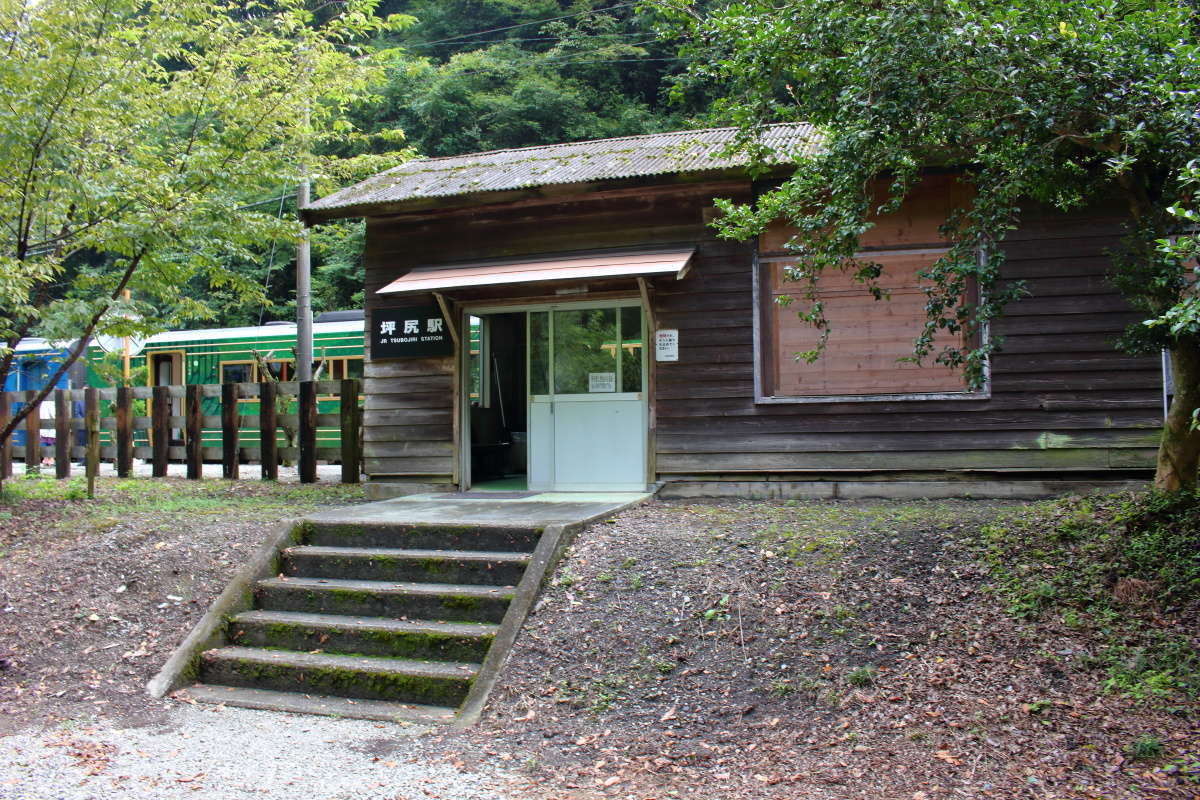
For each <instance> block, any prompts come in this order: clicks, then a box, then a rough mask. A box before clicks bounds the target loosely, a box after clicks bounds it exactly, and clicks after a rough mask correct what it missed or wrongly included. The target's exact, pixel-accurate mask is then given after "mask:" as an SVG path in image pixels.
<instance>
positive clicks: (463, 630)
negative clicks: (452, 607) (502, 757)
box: [228, 611, 498, 661]
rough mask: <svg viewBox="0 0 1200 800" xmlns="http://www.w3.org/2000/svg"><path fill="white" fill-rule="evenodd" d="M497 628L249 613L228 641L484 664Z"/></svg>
mask: <svg viewBox="0 0 1200 800" xmlns="http://www.w3.org/2000/svg"><path fill="white" fill-rule="evenodd" d="M497 630H498V626H496V625H489V624H486V623H482V622H425V621H416V620H402V619H384V618H382V617H351V616H340V615H333V614H304V613H299V612H295V611H246V612H243V613H241V614H238V615H237V616H236V617H234V618H233V620H231V621H230V623H229V628H228V634H229V641H230V642H231V643H233V644H236V645H240V646H243V647H275V648H283V649H287V650H305V651H312V650H323V651H324V652H326V653H346V654H352V655H354V654H357V655H370V656H388V657H391V658H415V659H430V660H435V661H482V660H483V657H484V656H485V655H487V651H488V648H489V647H490V646H491V644H492V639H493V638H495V636H496V631H497Z"/></svg>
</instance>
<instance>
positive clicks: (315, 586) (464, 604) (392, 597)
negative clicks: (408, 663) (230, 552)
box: [255, 577, 514, 622]
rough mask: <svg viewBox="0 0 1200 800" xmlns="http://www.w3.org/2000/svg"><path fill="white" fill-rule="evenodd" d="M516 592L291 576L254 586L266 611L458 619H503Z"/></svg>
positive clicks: (468, 620)
mask: <svg viewBox="0 0 1200 800" xmlns="http://www.w3.org/2000/svg"><path fill="white" fill-rule="evenodd" d="M513 594H514V589H513V587H511V586H470V585H465V584H451V583H404V582H395V583H388V582H383V581H348V580H340V579H334V578H289V577H282V578H268V579H266V580H262V581H259V582H258V584H257V587H256V589H255V598H256V600H257V607H258V608H260V609H263V610H266V611H301V612H306V613H315V614H341V615H345V616H367V617H392V618H404V619H418V620H443V621H454V622H500V621H501V620H502V619H503V618H504V612H505V611H507V610H508V604H509V602H510V601H511V600H512V598H513Z"/></svg>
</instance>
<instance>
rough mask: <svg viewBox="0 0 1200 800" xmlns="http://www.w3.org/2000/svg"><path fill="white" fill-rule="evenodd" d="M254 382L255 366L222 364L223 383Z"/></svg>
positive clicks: (248, 364) (249, 364) (247, 363)
mask: <svg viewBox="0 0 1200 800" xmlns="http://www.w3.org/2000/svg"><path fill="white" fill-rule="evenodd" d="M252 380H254V365H253V364H251V363H249V362H246V363H241V364H239V363H228V362H226V363H223V364H221V383H249V382H250V381H252Z"/></svg>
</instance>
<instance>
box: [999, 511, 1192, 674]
mask: <svg viewBox="0 0 1200 800" xmlns="http://www.w3.org/2000/svg"><path fill="white" fill-rule="evenodd" d="M1198 532H1200V495H1197V494H1189V493H1183V492H1175V493H1149V494H1145V495H1111V496H1105V497H1093V498H1087V499H1080V498H1068V499H1065V500H1059V501H1054V502H1051V503H1044V504H1041V505H1039V506H1035V507H1034V508H1033V509H1031V510H1028V511H1023V512H1020V513H1015V514H1011V515H1007V516H1005V517H1004V518H1002V519H1000V520H998V521H997V522H996V523H994V524H992V525H989V526H987V527H985V528H984V529H983V537H984V539H983V542H982V544H983V546H984V547H985V554H986V560H987V563H988V564H989V565H990V568H991V572H992V576H993V579H994V580H995V582H996V587H997V590H998V592H999V594H1000V595H1001V596H1002V597H1004V598H1005V599H1006V600H1007V602H1008V603H1009V609H1010V611H1011V612H1012V613H1014V614H1016V615H1018V616H1022V617H1026V618H1028V619H1039V620H1052V619H1055V618H1061V619H1063V620H1064V622H1067V623H1068V625H1067V626H1068V627H1069V628H1072V629H1075V630H1080V631H1082V632H1084V633H1088V634H1091V635H1093V636H1095V637H1096V638H1097V641H1098V646H1097V647H1098V654H1097V655H1096V658H1095V660H1096V665H1097V666H1101V667H1103V668H1104V669H1105V670H1106V671H1107V673H1108V679H1107V681H1106V683H1105V686H1106V688H1108V689H1109V690H1112V691H1117V692H1120V693H1122V694H1128V695H1132V696H1136V697H1170V696H1171V695H1174V694H1176V693H1184V694H1190V695H1196V694H1200V672H1198V671H1200V653H1197V651H1196V648H1195V646H1194V645H1193V644H1192V643H1191V642H1190V641H1189V640H1188V638H1187V636H1186V635H1185V634H1184V633H1183V632H1182V631H1180V630H1179V629H1178V628H1177V627H1175V628H1173V627H1172V626H1170V625H1166V624H1162V620H1161V619H1160V617H1159V615H1160V614H1170V615H1172V616H1175V617H1176V618H1182V619H1187V618H1189V615H1191V616H1192V617H1193V618H1194V615H1195V614H1196V613H1197V610H1198V609H1200V547H1198V546H1197V545H1198V541H1197V540H1198V536H1200V533H1198ZM1184 627H1186V626H1184Z"/></svg>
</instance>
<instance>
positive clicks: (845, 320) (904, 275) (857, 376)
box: [763, 248, 966, 397]
mask: <svg viewBox="0 0 1200 800" xmlns="http://www.w3.org/2000/svg"><path fill="white" fill-rule="evenodd" d="M940 255H941V251H938V250H931V249H928V248H922V249H914V250H908V251H905V250H892V251H886V252H879V253H864V254H862V256H863V257H864V258H869V259H870V260H871V261H874V262H876V263H878V264H880V265H882V266H883V274H882V275H881V276H880V278H879V280H878V284H879V286H880V287H881V288H883V289H885V290H886V291H887V292H888V295H889V298H886V299H882V300H876V299H875V298H874V296H873V295H872V294H871V292H870V291H869V290H868V288H867V287H866V286H864V285H863V284H861V283H858V282H856V281H854V280H853V278H852V277H851V276H850V275H849V274H846V273H842V272H840V271H836V270H834V271H831V272H827V273H826V274H824V275H822V276H821V279H820V283H819V287H818V290H817V297H818V298H819V299H820V301H821V303H822V305H823V307H824V315H825V318H826V319H827V320H828V321H829V331H830V333H829V338H828V341H827V343H826V347H825V351H824V352H823V353H822V355H821V357H820V358H819V359H817V360H816V361H815V362H813V363H809V362H808V361H806V360H803V359H798V358H797V354H798V353H803V352H806V351H810V350H813V349H814V348H815V347H816V346H817V342H818V340H819V338H820V332H819V331H818V330H817V329H816V328H815V327H814V326H813V324H812V323H810V322H807V321H805V320H802V319H800V318H799V312H800V311H803V310H806V309H807V308H808V306H809V301H808V300H806V299H805V298H804V296H803V295H804V288H803V285H802V284H799V283H797V282H795V281H788V280H787V276H786V274H785V273H786V266H787V264H788V262H787V261H786V260H778V261H775V260H772V261H768V263H766V264H765V265H764V266H765V270H764V272H765V274H764V279H766V280H764V283H767V280H769V285H770V296H769V297H764V298H763V300H764V301H765V302H764V306H765V307H764V309H763V312H764V313H763V318H764V319H765V321H766V322H767V324H766V325H765V326H764V331H763V333H764V337H765V338H766V340H767V341H766V342H764V344H765V345H766V346H765V347H764V353H765V354H768V359H765V360H764V361H765V362H766V363H764V364H763V366H764V368H765V370H764V371H765V373H766V374H765V377H766V378H767V379H768V380H767V381H766V383H767V384H768V385H766V386H764V389H765V390H766V393H767V394H768V395H770V396H775V397H830V396H851V397H856V396H871V395H897V394H903V395H909V394H944V393H951V392H964V391H966V386H965V383H964V380H963V376H962V373H961V372H960V371H958V370H952V369H950V368H948V367H945V366H942V365H938V364H934V363H932V361H933V360H932V358H929V359H925V360H924V361H923V363H921V364H919V365H918V364H914V363H912V362H911V361H906V360H904V359H906V358H908V357H911V355H912V348H913V340H914V339H916V337H917V336H918V335H919V334H920V333H921V329H922V327H923V326H924V324H925V300H926V297H925V293H924V292H923V291H922V289H921V283H922V281H921V280H920V279H919V278H918V277H917V273H918V272H919V271H920V270H922V269H924V268H926V267H928V266H929V265H930V264H932V263H933V262H934V261H935V260H936V259H937V258H938V257H939V256H940ZM764 294H765V293H764ZM781 297H793V298H795V300H794V301H793V302H792V303H791V304H790V305H785V304H781V303H780V302H779V300H780V298H781ZM952 338H953V337H952V336H951V335H950V334H945V335H944V336H943V337H941V338H940V339H939V340H935V341H936V343H937V344H939V345H941V344H946V343H949V342H950V341H951V340H952ZM935 352H936V350H935Z"/></svg>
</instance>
